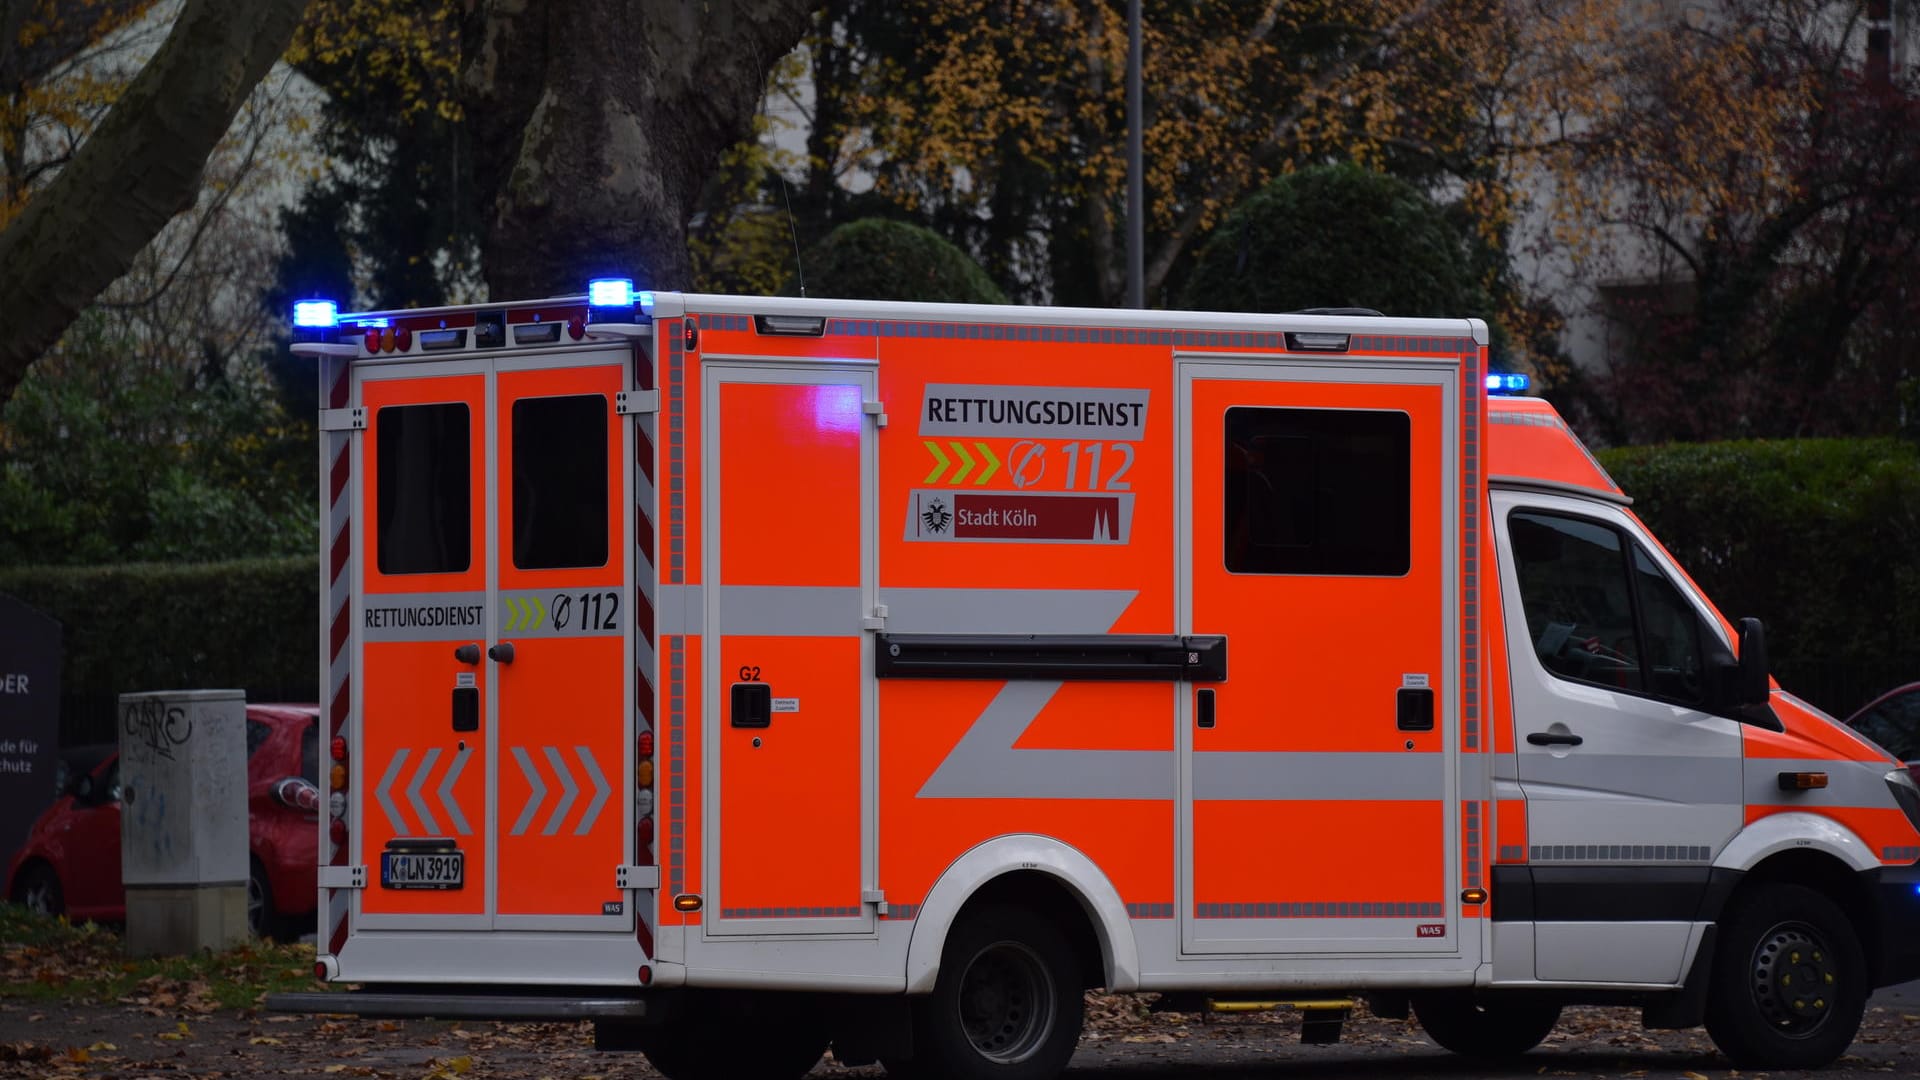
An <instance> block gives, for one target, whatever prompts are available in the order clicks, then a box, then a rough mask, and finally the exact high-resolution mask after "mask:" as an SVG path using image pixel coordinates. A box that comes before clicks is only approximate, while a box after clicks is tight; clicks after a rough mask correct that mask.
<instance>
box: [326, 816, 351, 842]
mask: <svg viewBox="0 0 1920 1080" xmlns="http://www.w3.org/2000/svg"><path fill="white" fill-rule="evenodd" d="M327 835H328V836H330V837H332V838H333V842H334V843H335V844H336V845H340V844H345V843H346V842H347V823H346V822H345V821H342V820H341V819H339V818H334V819H333V821H332V822H331V823H330V824H328V826H327Z"/></svg>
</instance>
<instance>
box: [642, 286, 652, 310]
mask: <svg viewBox="0 0 1920 1080" xmlns="http://www.w3.org/2000/svg"><path fill="white" fill-rule="evenodd" d="M640 310H641V311H643V312H645V313H646V314H648V315H652V314H653V293H652V292H651V291H643V292H641V294H640Z"/></svg>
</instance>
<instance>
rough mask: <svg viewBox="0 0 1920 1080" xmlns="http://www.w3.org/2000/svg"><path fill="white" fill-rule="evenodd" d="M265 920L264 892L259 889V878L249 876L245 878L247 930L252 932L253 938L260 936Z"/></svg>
mask: <svg viewBox="0 0 1920 1080" xmlns="http://www.w3.org/2000/svg"><path fill="white" fill-rule="evenodd" d="M266 918H267V896H266V890H264V889H262V888H261V887H260V879H259V878H257V877H251V876H250V877H248V878H247V928H248V929H250V930H252V931H253V933H254V936H256V937H258V936H261V930H262V928H263V927H264V926H265V924H266Z"/></svg>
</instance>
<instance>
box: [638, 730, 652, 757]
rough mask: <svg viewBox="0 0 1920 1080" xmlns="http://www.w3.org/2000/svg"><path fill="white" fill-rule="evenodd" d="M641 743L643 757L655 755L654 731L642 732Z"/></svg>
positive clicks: (640, 748)
mask: <svg viewBox="0 0 1920 1080" xmlns="http://www.w3.org/2000/svg"><path fill="white" fill-rule="evenodd" d="M639 743H640V745H639V750H640V756H641V757H642V758H650V757H652V756H653V732H651V731H643V732H641V733H640V739H639Z"/></svg>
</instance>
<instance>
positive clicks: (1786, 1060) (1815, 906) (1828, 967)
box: [1707, 884, 1869, 1069]
mask: <svg viewBox="0 0 1920 1080" xmlns="http://www.w3.org/2000/svg"><path fill="white" fill-rule="evenodd" d="M1737 903H1738V904H1739V906H1738V908H1734V907H1733V906H1732V905H1729V911H1730V914H1728V915H1727V916H1726V917H1725V918H1724V919H1723V920H1722V921H1721V924H1720V935H1721V936H1720V940H1719V943H1718V945H1717V947H1716V949H1715V952H1714V958H1713V986H1712V993H1711V994H1710V996H1709V997H1708V998H1707V1034H1708V1035H1711V1036H1712V1037H1713V1043H1714V1045H1715V1046H1718V1047H1719V1048H1720V1051H1721V1053H1724V1054H1726V1055H1727V1056H1728V1057H1729V1058H1732V1059H1733V1063H1734V1064H1735V1065H1738V1066H1740V1067H1741V1068H1743V1069H1750V1068H1759V1069H1817V1068H1819V1067H1820V1066H1822V1065H1826V1064H1828V1063H1829V1062H1831V1061H1833V1060H1834V1059H1836V1058H1838V1057H1839V1056H1840V1055H1841V1054H1842V1053H1844V1052H1845V1051H1846V1049H1847V1047H1848V1046H1850V1045H1852V1043H1853V1037H1854V1035H1856V1034H1858V1033H1859V1030H1860V1018H1861V1016H1862V1015H1864V1014H1865V1012H1866V1008H1867V991H1868V989H1869V987H1868V985H1867V984H1868V982H1869V979H1868V975H1867V962H1866V953H1865V951H1864V950H1862V949H1861V947H1860V939H1859V938H1858V937H1856V936H1854V932H1853V928H1852V925H1851V924H1850V923H1849V922H1848V920H1847V916H1846V913H1845V912H1843V911H1841V910H1840V908H1839V906H1838V905H1836V904H1835V903H1834V902H1833V901H1831V900H1829V899H1827V898H1826V897H1825V896H1823V895H1821V894H1820V893H1817V892H1815V891H1813V890H1812V889H1809V888H1805V887H1804V886H1800V885H1782V884H1772V885H1762V886H1760V887H1759V888H1757V889H1755V890H1754V891H1753V892H1751V893H1749V894H1747V895H1746V896H1744V897H1742V898H1740V899H1739V900H1738V901H1737Z"/></svg>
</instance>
